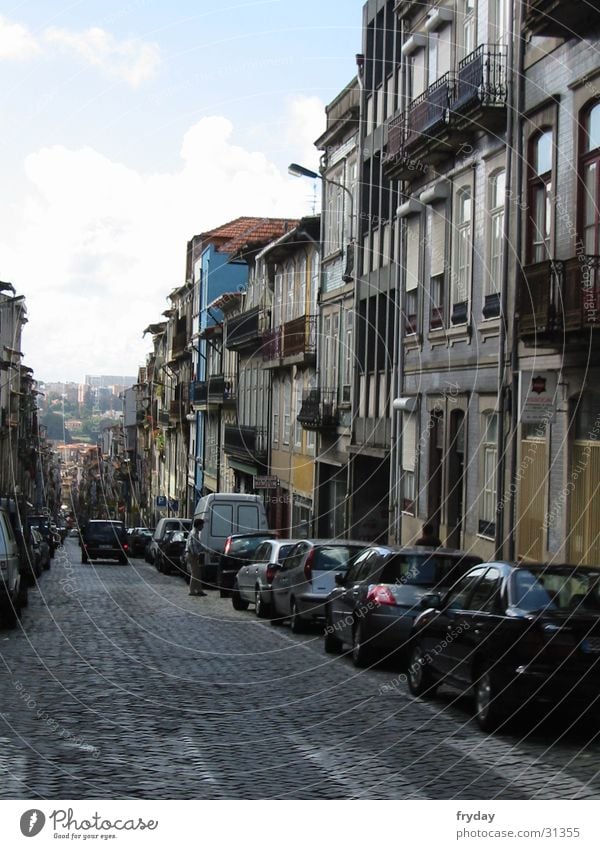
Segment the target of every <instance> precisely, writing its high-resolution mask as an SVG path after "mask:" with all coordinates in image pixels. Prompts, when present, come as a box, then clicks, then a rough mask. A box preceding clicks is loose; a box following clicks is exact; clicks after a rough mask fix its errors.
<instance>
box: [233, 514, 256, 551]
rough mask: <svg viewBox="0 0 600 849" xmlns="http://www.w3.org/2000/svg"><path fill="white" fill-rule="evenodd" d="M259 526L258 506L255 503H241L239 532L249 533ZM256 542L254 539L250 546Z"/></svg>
mask: <svg viewBox="0 0 600 849" xmlns="http://www.w3.org/2000/svg"><path fill="white" fill-rule="evenodd" d="M256 528H258V507H256V505H254V504H240V505H239V507H238V526H237V533H238V534H249V533H251V532H252V531H254V530H256ZM246 542H248V541H246ZM255 544H256V543H255V542H254V541H252V542H251V543H250V546H251V547H252V546H254V545H255Z"/></svg>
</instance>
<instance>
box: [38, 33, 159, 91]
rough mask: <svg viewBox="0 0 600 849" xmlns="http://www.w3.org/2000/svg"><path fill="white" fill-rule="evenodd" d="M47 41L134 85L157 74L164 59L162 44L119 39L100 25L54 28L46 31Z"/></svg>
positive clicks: (136, 85)
mask: <svg viewBox="0 0 600 849" xmlns="http://www.w3.org/2000/svg"><path fill="white" fill-rule="evenodd" d="M44 40H45V41H46V42H47V43H48V44H52V45H57V46H58V47H61V48H63V49H66V50H70V51H72V52H74V53H76V54H77V55H78V56H80V57H81V58H82V59H83V60H84V61H85V62H87V63H88V64H90V65H94V66H95V67H97V68H100V69H101V70H102V71H103V72H104V73H106V74H108V75H109V76H111V77H116V78H119V79H123V80H125V82H127V83H129V85H131V86H132V87H133V88H137V87H138V86H139V85H140V84H141V83H143V82H144V81H145V80H147V79H150V78H151V77H153V76H154V75H155V74H156V71H157V69H158V66H159V65H160V61H161V57H160V49H159V47H158V45H156V44H153V43H148V42H143V41H139V40H138V39H126V40H125V41H117V39H116V38H115V37H114V36H113V35H111V33H109V32H106V30H103V29H100V27H91V28H90V29H87V30H84V31H82V32H74V31H71V30H66V29H59V28H57V27H50V28H49V29H47V30H45V32H44Z"/></svg>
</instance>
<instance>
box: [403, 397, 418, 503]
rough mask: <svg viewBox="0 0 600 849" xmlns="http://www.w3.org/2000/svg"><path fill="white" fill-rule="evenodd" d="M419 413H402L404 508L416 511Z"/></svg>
mask: <svg viewBox="0 0 600 849" xmlns="http://www.w3.org/2000/svg"><path fill="white" fill-rule="evenodd" d="M416 464H417V414H416V413H406V412H404V413H402V509H403V510H404V511H406V512H407V513H413V514H414V512H415V499H416Z"/></svg>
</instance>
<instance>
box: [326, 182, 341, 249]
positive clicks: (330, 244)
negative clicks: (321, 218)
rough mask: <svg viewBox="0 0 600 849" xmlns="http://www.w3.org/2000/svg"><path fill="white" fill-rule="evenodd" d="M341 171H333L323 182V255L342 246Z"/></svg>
mask: <svg viewBox="0 0 600 849" xmlns="http://www.w3.org/2000/svg"><path fill="white" fill-rule="evenodd" d="M342 179H343V173H342V171H341V170H337V171H335V172H334V173H333V174H331V175H329V176H328V177H327V180H326V182H325V198H326V200H325V256H329V254H333V253H335V252H336V251H339V250H340V249H341V247H342V222H343V215H344V199H343V194H344V192H343V189H342V187H341V185H337V184H338V183H341V182H342Z"/></svg>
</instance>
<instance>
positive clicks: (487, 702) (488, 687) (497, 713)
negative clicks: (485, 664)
mask: <svg viewBox="0 0 600 849" xmlns="http://www.w3.org/2000/svg"><path fill="white" fill-rule="evenodd" d="M474 689H475V718H476V719H477V724H478V725H479V727H480V728H481V730H482V731H494V729H496V728H497V727H498V725H500V723H501V722H502V721H503V720H504V719H505V707H504V705H503V703H502V700H501V697H500V696H499V695H498V693H499V689H500V688H499V685H498V680H497V675H496V673H495V672H494V670H493V669H486V670H485V671H484V672H482V673H481V674H480V675H479V676H478V677H477V680H476V681H475V683H474Z"/></svg>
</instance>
